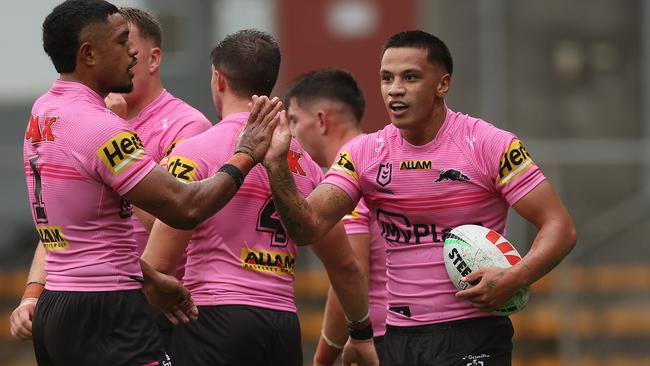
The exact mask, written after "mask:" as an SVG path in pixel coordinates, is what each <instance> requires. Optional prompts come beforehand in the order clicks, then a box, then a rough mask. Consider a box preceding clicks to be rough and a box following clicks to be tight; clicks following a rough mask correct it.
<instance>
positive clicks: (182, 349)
mask: <svg viewBox="0 0 650 366" xmlns="http://www.w3.org/2000/svg"><path fill="white" fill-rule="evenodd" d="M172 352H173V354H174V365H175V366H178V365H185V366H201V365H210V366H213V365H214V366H217V365H229V366H231V365H232V366H239V365H241V366H248V365H269V366H273V365H282V366H285V365H286V366H302V347H301V344H300V323H299V322H298V317H297V316H296V314H295V313H292V312H288V311H278V310H271V309H265V308H260V307H256V306H247V305H219V306H199V319H198V320H197V321H193V322H190V323H189V324H180V325H178V326H176V327H174V334H173V337H172Z"/></svg>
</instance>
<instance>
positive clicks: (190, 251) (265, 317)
mask: <svg viewBox="0 0 650 366" xmlns="http://www.w3.org/2000/svg"><path fill="white" fill-rule="evenodd" d="M211 58H212V80H211V88H212V97H213V101H214V105H215V109H216V112H217V115H218V116H219V117H220V118H221V121H220V122H219V123H218V124H216V125H215V126H213V127H212V128H211V129H210V130H208V131H207V132H205V133H203V134H201V135H198V136H195V137H193V138H190V139H187V140H185V141H183V142H181V143H180V144H178V145H177V146H176V147H175V148H174V150H173V151H172V153H171V154H170V156H169V159H168V161H167V165H168V169H169V171H170V172H171V173H172V174H174V175H175V176H176V177H177V178H178V179H179V180H181V181H184V182H193V181H195V180H198V179H203V178H204V177H207V176H210V175H211V174H213V172H214V171H215V170H216V169H218V167H219V166H221V165H222V164H223V163H224V162H225V161H226V160H227V159H228V156H229V155H230V151H232V150H233V149H234V147H235V144H236V141H237V136H238V135H239V133H240V131H241V129H242V128H243V127H244V126H245V123H246V119H247V118H248V116H249V113H248V106H247V104H248V103H249V100H250V96H251V95H253V94H256V93H264V94H267V93H270V92H271V90H272V89H273V86H274V85H275V81H276V79H277V76H278V71H279V67H280V58H281V57H280V50H279V47H278V44H277V43H276V41H275V40H274V39H273V37H271V36H270V35H268V34H266V33H264V32H260V31H257V30H251V29H247V30H241V31H238V32H236V33H233V34H230V35H228V36H227V37H225V39H223V40H222V41H221V42H220V43H219V44H217V46H216V47H215V48H214V49H213V51H212V53H211ZM281 113H282V114H284V111H283V112H281ZM284 159H285V160H286V161H287V162H288V164H290V165H291V167H290V174H291V175H293V176H294V177H295V178H296V182H297V186H298V190H299V191H300V192H301V194H304V195H306V194H308V193H309V192H310V191H311V190H312V189H313V188H314V187H315V186H316V185H317V184H318V183H319V182H320V180H321V179H322V171H321V169H320V168H319V167H318V165H316V164H315V163H314V162H313V161H312V160H311V158H310V157H309V155H308V154H307V153H306V152H305V151H304V150H303V149H302V148H301V147H300V146H299V145H298V143H297V142H295V141H291V142H290V148H289V149H288V151H286V152H285V156H284ZM188 242H189V245H188ZM186 247H187V265H186V270H185V276H184V277H183V284H184V285H185V286H187V288H188V289H189V290H190V292H191V293H192V297H193V299H194V300H195V302H196V304H197V305H198V306H199V309H200V312H201V316H200V317H199V319H198V320H197V321H195V322H191V323H190V324H186V325H179V326H178V327H175V328H174V334H173V337H172V338H173V340H172V352H173V353H174V356H175V360H177V361H180V362H182V364H184V365H294V366H299V365H302V364H303V359H302V346H301V342H300V325H299V322H298V317H297V315H296V306H295V302H294V294H293V278H294V268H295V264H296V260H297V258H296V252H297V248H296V246H295V244H294V243H293V242H292V241H290V240H289V239H288V237H287V235H286V233H285V231H284V228H283V226H282V223H281V222H280V220H279V219H278V217H277V215H276V213H275V205H274V202H273V200H272V199H271V190H270V187H269V183H268V179H267V177H266V172H265V171H264V168H262V167H255V168H253V170H251V172H250V173H249V175H248V177H247V178H246V180H245V181H244V182H243V184H242V186H241V189H240V190H239V192H238V193H237V195H236V196H235V197H234V198H233V200H232V201H231V202H230V203H229V204H228V205H227V206H226V207H225V208H224V209H223V210H222V211H221V212H219V213H217V214H216V215H215V216H213V217H212V218H210V219H208V220H207V221H206V222H204V223H203V224H201V225H199V226H198V228H197V229H196V230H195V231H193V232H192V231H181V230H177V229H173V228H171V227H169V226H168V225H165V224H164V223H162V222H161V221H156V222H155V223H154V226H153V229H152V231H151V235H150V237H149V242H148V244H147V248H146V249H145V253H144V255H143V259H145V260H146V261H147V262H150V263H151V264H152V266H154V268H156V269H157V270H159V271H162V272H165V273H171V272H172V271H173V270H174V268H175V261H176V259H177V258H178V257H179V255H180V254H181V253H182V252H183V251H184V250H185V248H186ZM314 250H315V252H316V253H317V255H319V257H320V258H321V260H322V261H323V263H324V265H325V267H326V269H327V271H328V275H329V276H330V280H331V281H332V283H333V286H334V288H335V289H336V290H337V293H338V295H339V297H340V298H341V299H342V303H343V308H344V309H345V311H346V314H347V315H348V317H349V318H350V319H352V320H355V321H354V322H352V324H351V326H350V328H351V332H350V333H351V335H352V337H353V338H356V339H355V340H353V341H352V342H350V346H349V350H350V352H351V354H350V355H349V359H348V361H356V362H358V363H359V364H361V365H376V364H377V356H376V354H375V351H374V348H373V347H372V343H371V340H372V327H371V325H370V322H369V319H368V317H367V314H368V311H369V310H368V299H367V280H366V278H365V277H364V276H363V274H362V272H361V269H360V266H359V264H358V263H357V261H356V260H355V258H354V253H353V252H352V250H351V248H350V246H349V244H348V242H347V240H346V237H345V231H344V229H343V227H342V226H340V225H339V226H337V227H334V229H333V230H332V231H331V232H329V233H327V234H326V235H325V236H324V238H323V240H322V241H321V242H320V243H318V244H317V245H316V246H315V247H314Z"/></svg>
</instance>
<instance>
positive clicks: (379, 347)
mask: <svg viewBox="0 0 650 366" xmlns="http://www.w3.org/2000/svg"><path fill="white" fill-rule="evenodd" d="M374 343H375V351H376V352H377V358H378V359H379V360H381V357H382V354H383V353H384V336H379V337H375V339H374Z"/></svg>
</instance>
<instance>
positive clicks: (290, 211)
mask: <svg viewBox="0 0 650 366" xmlns="http://www.w3.org/2000/svg"><path fill="white" fill-rule="evenodd" d="M266 170H267V173H268V175H269V181H270V183H271V192H272V193H273V202H274V204H275V209H276V210H277V212H278V214H279V215H280V218H281V219H282V223H283V224H284V227H285V228H286V229H287V231H288V234H289V237H290V238H291V239H292V240H293V241H294V242H295V243H296V244H298V245H309V244H312V243H313V242H315V241H317V240H319V239H320V238H321V237H322V236H323V235H324V234H325V233H326V232H327V230H329V228H328V227H325V226H324V225H320V224H319V222H318V220H317V217H316V214H315V213H314V211H313V210H312V208H311V206H310V205H309V203H308V202H307V200H305V198H304V197H303V196H302V195H301V194H300V193H299V192H298V189H297V188H296V183H295V182H294V180H293V176H292V175H291V171H290V170H289V165H288V163H287V162H286V160H283V161H282V162H279V163H277V164H274V165H273V166H267V169H266Z"/></svg>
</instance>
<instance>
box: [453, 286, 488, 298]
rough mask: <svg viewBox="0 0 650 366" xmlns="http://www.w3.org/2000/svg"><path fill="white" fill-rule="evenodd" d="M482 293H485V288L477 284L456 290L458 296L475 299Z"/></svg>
mask: <svg viewBox="0 0 650 366" xmlns="http://www.w3.org/2000/svg"><path fill="white" fill-rule="evenodd" d="M481 294H483V288H482V287H481V286H475V287H470V288H468V289H466V290H462V291H458V292H456V297H457V298H461V299H473V298H476V297H478V296H480V295H481Z"/></svg>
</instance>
